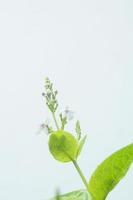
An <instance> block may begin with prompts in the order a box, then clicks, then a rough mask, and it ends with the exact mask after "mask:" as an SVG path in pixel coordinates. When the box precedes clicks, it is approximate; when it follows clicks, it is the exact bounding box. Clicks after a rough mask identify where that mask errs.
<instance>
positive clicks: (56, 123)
mask: <svg viewBox="0 0 133 200" xmlns="http://www.w3.org/2000/svg"><path fill="white" fill-rule="evenodd" d="M52 116H53V119H54V122H55V125H56V128H57V130H59V125H58V122H57V120H56V117H55V113H54V112H52Z"/></svg>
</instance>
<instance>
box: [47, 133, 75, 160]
mask: <svg viewBox="0 0 133 200" xmlns="http://www.w3.org/2000/svg"><path fill="white" fill-rule="evenodd" d="M49 150H50V152H51V154H52V155H53V156H54V158H55V159H56V160H58V161H61V162H70V161H72V160H74V159H75V158H76V156H77V150H78V141H77V139H76V138H75V137H74V136H73V135H72V134H71V133H68V132H66V131H63V130H60V131H55V132H53V133H52V134H51V135H50V137H49Z"/></svg>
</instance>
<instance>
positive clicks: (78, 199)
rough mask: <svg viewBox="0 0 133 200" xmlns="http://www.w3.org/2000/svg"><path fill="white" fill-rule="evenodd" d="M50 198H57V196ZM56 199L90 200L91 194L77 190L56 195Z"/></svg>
mask: <svg viewBox="0 0 133 200" xmlns="http://www.w3.org/2000/svg"><path fill="white" fill-rule="evenodd" d="M51 200H57V196H56V197H54V198H52V199H51ZM58 200H91V196H90V194H89V192H87V191H86V190H77V191H74V192H70V193H67V194H64V195H60V196H58Z"/></svg>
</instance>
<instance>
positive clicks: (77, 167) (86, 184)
mask: <svg viewBox="0 0 133 200" xmlns="http://www.w3.org/2000/svg"><path fill="white" fill-rule="evenodd" d="M72 162H73V164H74V166H75V168H76V170H77V172H78V173H79V175H80V177H81V179H82V181H83V183H84V185H85V187H86V189H87V191H88V192H89V188H88V183H87V180H86V178H85V176H84V174H83V172H82V171H81V169H80V167H79V165H78V163H77V161H76V160H73V161H72Z"/></svg>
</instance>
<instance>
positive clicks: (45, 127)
mask: <svg viewBox="0 0 133 200" xmlns="http://www.w3.org/2000/svg"><path fill="white" fill-rule="evenodd" d="M49 127H50V120H49V119H46V120H45V122H44V123H42V124H41V125H40V128H39V131H38V133H42V132H43V133H45V134H47V135H48V134H49Z"/></svg>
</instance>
